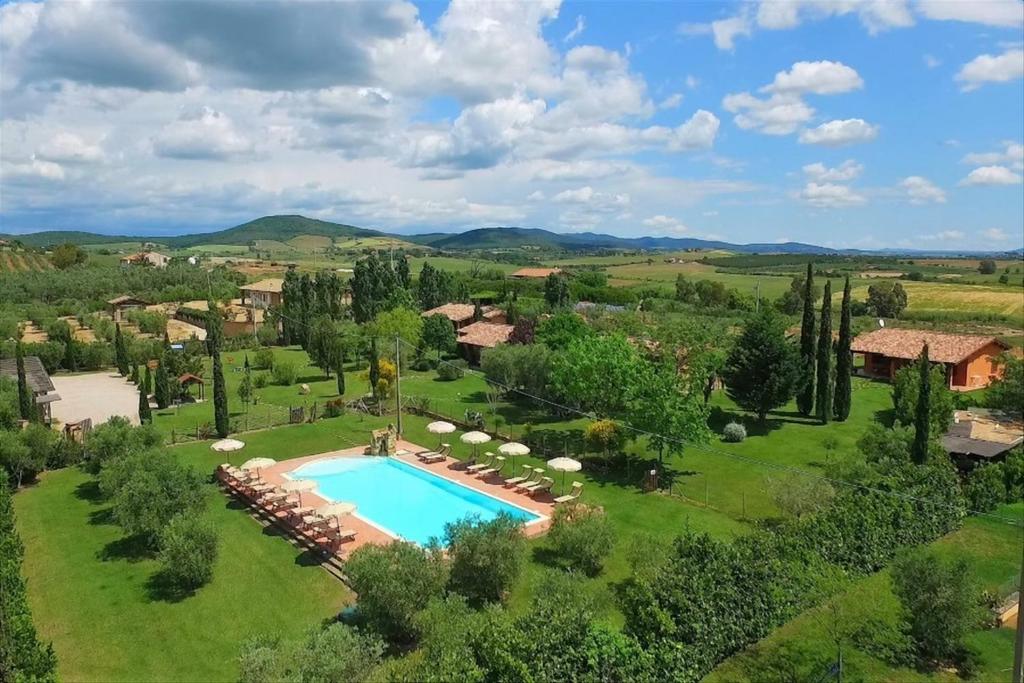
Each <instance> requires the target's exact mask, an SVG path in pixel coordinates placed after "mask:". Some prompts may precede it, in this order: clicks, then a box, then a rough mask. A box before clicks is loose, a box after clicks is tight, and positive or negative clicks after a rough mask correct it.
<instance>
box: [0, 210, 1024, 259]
mask: <svg viewBox="0 0 1024 683" xmlns="http://www.w3.org/2000/svg"><path fill="white" fill-rule="evenodd" d="M305 235H313V236H318V237H330V238H332V239H335V240H336V239H339V238H353V237H356V238H358V237H385V238H391V239H398V240H402V241H405V242H411V243H414V244H419V245H422V246H427V247H431V248H434V249H439V250H443V251H469V250H474V249H485V250H494V249H517V248H524V247H526V248H529V247H533V248H538V249H561V250H566V251H591V250H598V249H616V250H655V249H663V250H681V249H723V250H727V251H733V252H739V253H762V254H763V253H776V254H829V253H887V254H900V253H914V254H923V253H937V254H942V253H944V254H946V255H948V254H949V252H941V251H931V252H924V251H921V250H896V249H882V250H875V251H874V252H866V251H862V250H852V249H851V250H836V249H830V248H828V247H822V246H818V245H814V244H805V243H803V242H781V243H780V242H765V243H754V244H733V243H731V242H723V241H718V240H703V239H697V238H695V237H649V236H644V237H617V236H615V235H605V234H599V233H592V232H580V233H558V232H553V231H551V230H544V229H542V228H521V227H490V228H475V229H472V230H467V231H465V232H461V233H426V234H419V235H397V234H393V233H387V232H383V231H380V230H371V229H369V228H360V227H357V226H354V225H347V224H345V223H332V222H330V221H322V220H318V219H315V218H307V217H305V216H297V215H288V216H263V217H262V218H257V219H255V220H252V221H249V222H247V223H242V224H241V225H236V226H234V227H231V228H227V229H225V230H218V231H214V232H203V233H194V234H186V235H178V236H173V237H168V236H159V237H151V236H146V235H103V234H99V233H93V232H82V231H42V232H34V233H26V234H21V235H0V237H4V238H7V239H17V240H20V241H21V242H22V243H24V244H26V245H29V246H34V247H46V246H51V245H55V244H61V243H64V242H71V243H74V244H83V245H84V244H91V245H96V244H106V243H115V242H142V241H148V242H154V243H157V244H166V245H167V246H169V247H174V248H187V247H195V246H203V245H211V244H226V245H248V244H251V243H252V242H254V241H256V240H276V241H279V242H286V241H288V240H290V239H293V238H296V237H301V236H305ZM973 253H997V252H973ZM1002 253H1024V249H1017V250H1014V251H1013V252H1002Z"/></svg>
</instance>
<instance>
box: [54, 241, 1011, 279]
mask: <svg viewBox="0 0 1024 683" xmlns="http://www.w3.org/2000/svg"><path fill="white" fill-rule="evenodd" d="M88 258H89V255H88V254H87V253H86V252H85V250H84V249H82V248H81V247H80V246H78V245H77V244H71V243H70V242H66V243H64V244H59V245H57V246H56V247H54V248H53V251H52V252H51V253H50V262H51V263H53V265H54V267H55V268H57V269H58V270H66V269H68V268H70V267H71V266H77V265H78V264H80V263H85V261H86V259H88ZM993 272H995V271H993Z"/></svg>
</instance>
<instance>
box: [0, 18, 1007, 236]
mask: <svg viewBox="0 0 1024 683" xmlns="http://www.w3.org/2000/svg"><path fill="white" fill-rule="evenodd" d="M0 13H2V15H0V26H2V31H0V36H2V42H0V47H2V53H0V57H2V58H3V60H2V66H0V76H2V79H0V132H2V135H3V141H4V144H3V147H2V156H0V230H5V231H14V232H22V231H29V230H36V229H53V228H61V229H90V230H99V231H104V232H110V233H119V232H120V233H123V232H135V233H138V232H150V233H177V232H187V231H200V230H207V229H216V228H222V227H227V226H230V225H233V224H236V223H239V222H242V221H244V220H248V219H250V218H254V217H256V216H259V215H263V214H268V213H285V212H287V213H303V214H305V215H309V216H313V217H318V218H323V219H327V220H338V221H343V222H349V223H354V224H358V225H364V226H367V227H375V228H380V229H386V230H394V231H399V232H422V231H433V230H443V231H451V230H459V229H464V228H470V227H480V226H489V225H524V226H531V227H545V228H549V229H553V230H557V231H562V232H575V231H584V230H592V231H597V232H608V233H612V234H618V235H642V234H657V235H671V236H692V237H710V238H722V239H727V240H730V241H735V242H752V241H782V240H798V241H804V242H812V243H818V244H826V245H830V246H836V247H864V248H874V247H922V248H928V249H953V250H955V249H963V248H978V247H979V246H983V247H986V248H995V249H1001V248H1007V249H1010V248H1016V247H1020V246H1022V244H1024V185H1022V177H1021V176H1022V175H1024V146H1022V143H1024V130H1022V128H1024V4H1021V3H1019V2H1015V1H1014V0H1009V1H1003V0H993V1H992V2H987V1H980V2H966V0H965V1H962V2H956V1H952V0H906V1H905V2H904V1H901V0H884V1H882V2H877V1H873V0H844V1H842V2H829V3H820V2H813V1H804V0H792V1H787V0H774V1H773V2H745V3H730V2H714V3H698V2H687V3H681V2H680V3H669V2H659V3H615V2H602V3H589V2H587V3H578V2H566V3H559V2H557V1H556V0H542V1H537V2H531V3H519V4H516V3H511V2H500V3H476V2H455V3H451V4H447V3H429V4H422V5H412V4H407V3H397V2H396V3H388V4H385V3H366V4H354V3H339V4H335V3H326V2H316V3H284V2H280V3H279V2H276V1H272V0H267V1H265V2H259V3H240V2H230V1H227V0H224V1H220V0H217V1H209V2H207V1H202V2H200V1H197V2H189V3H178V2H165V1H162V0H157V1H155V2H150V3H127V4H111V3H104V2H99V3H97V4H95V5H90V6H87V5H83V4H76V3H61V4H50V3H34V2H33V3H27V2H23V3H19V2H7V3H4V4H3V6H2V7H0ZM253 45H260V46H261V50H259V51H254V50H253V49H252V46H253Z"/></svg>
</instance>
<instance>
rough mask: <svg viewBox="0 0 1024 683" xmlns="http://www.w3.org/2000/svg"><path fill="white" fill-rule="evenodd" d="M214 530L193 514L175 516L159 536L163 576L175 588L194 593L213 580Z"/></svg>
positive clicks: (215, 538)
mask: <svg viewBox="0 0 1024 683" xmlns="http://www.w3.org/2000/svg"><path fill="white" fill-rule="evenodd" d="M218 543H219V539H218V538H217V528H216V527H215V526H214V525H213V524H211V523H210V522H209V521H207V520H205V519H203V518H202V517H200V516H199V515H198V514H196V513H195V512H183V513H181V514H178V515H175V516H174V517H172V518H171V521H170V522H168V524H167V526H166V527H164V528H163V530H161V532H160V562H161V564H163V573H164V575H165V576H166V577H167V578H168V579H169V580H170V581H171V582H172V583H173V584H174V585H176V586H177V587H178V588H181V589H184V590H195V589H196V588H199V587H200V586H202V585H204V584H206V583H209V581H210V579H211V578H213V565H214V563H215V562H216V561H217V545H218Z"/></svg>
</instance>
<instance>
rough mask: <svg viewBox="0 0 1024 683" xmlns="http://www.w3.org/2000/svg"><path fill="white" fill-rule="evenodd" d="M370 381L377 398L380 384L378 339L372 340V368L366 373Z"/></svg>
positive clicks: (371, 389) (371, 388)
mask: <svg viewBox="0 0 1024 683" xmlns="http://www.w3.org/2000/svg"><path fill="white" fill-rule="evenodd" d="M366 372H367V377H368V378H369V380H370V391H371V392H373V396H374V398H378V397H377V385H378V384H379V383H380V356H378V355H377V338H376V337H374V338H372V339H371V340H370V367H369V369H368V370H367V371H366Z"/></svg>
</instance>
